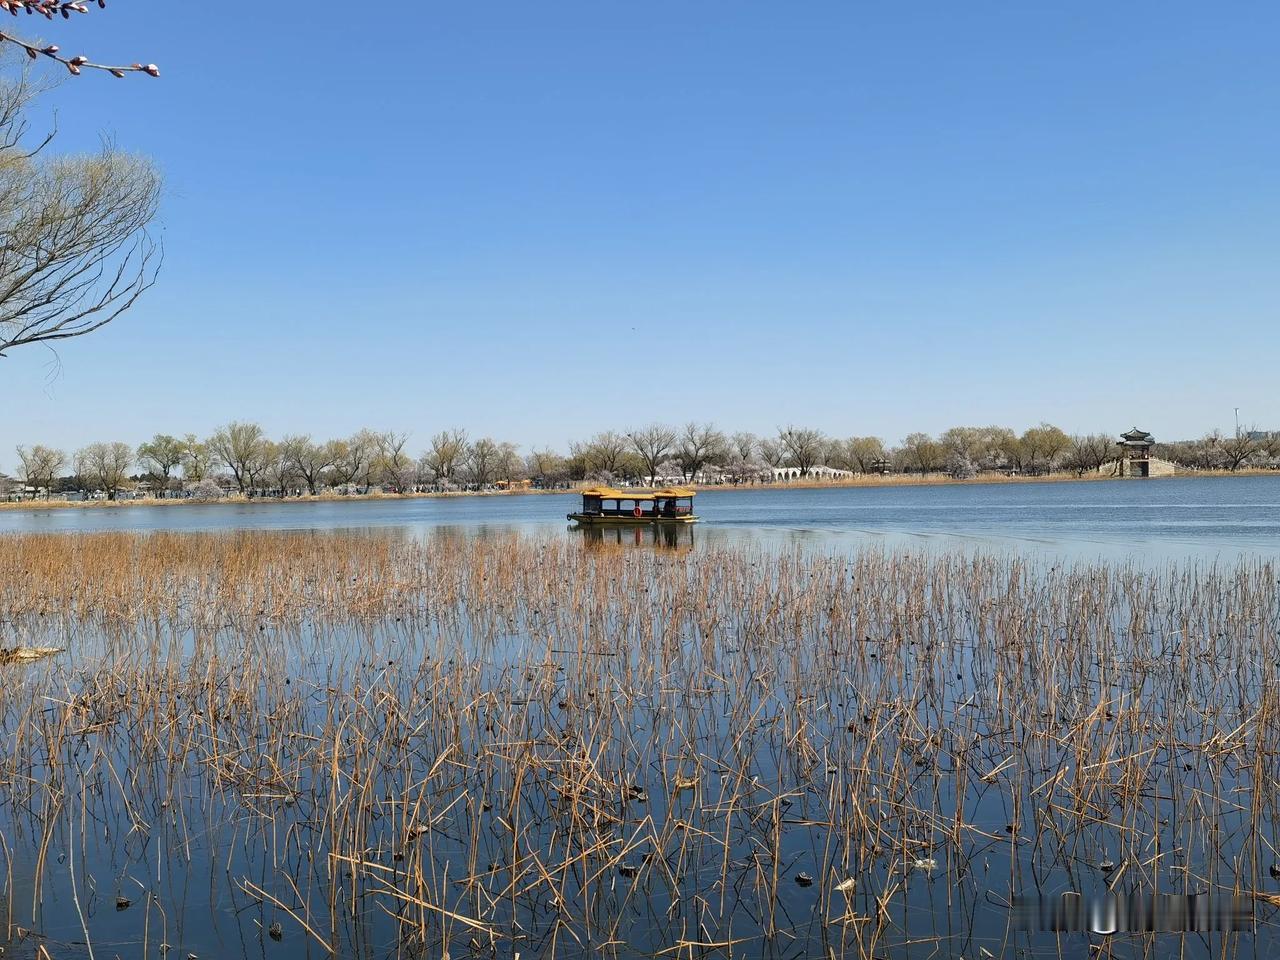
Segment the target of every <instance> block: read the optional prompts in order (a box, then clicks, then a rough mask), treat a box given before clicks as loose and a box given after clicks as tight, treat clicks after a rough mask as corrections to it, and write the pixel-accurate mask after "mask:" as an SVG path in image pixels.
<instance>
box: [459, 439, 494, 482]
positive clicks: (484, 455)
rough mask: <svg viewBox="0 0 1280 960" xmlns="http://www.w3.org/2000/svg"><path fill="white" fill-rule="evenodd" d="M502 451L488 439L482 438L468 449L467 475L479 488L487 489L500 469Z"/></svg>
mask: <svg viewBox="0 0 1280 960" xmlns="http://www.w3.org/2000/svg"><path fill="white" fill-rule="evenodd" d="M499 455H500V451H499V449H498V445H497V444H496V443H494V442H493V440H491V439H489V438H488V437H481V438H480V439H479V440H477V441H476V442H475V443H473V444H471V446H470V447H468V448H467V474H468V476H469V477H470V478H471V482H472V483H474V484H475V485H476V486H478V487H481V488H483V487H487V486H488V485H489V484H491V483H492V482H493V480H494V476H495V474H496V471H497V469H498V458H499Z"/></svg>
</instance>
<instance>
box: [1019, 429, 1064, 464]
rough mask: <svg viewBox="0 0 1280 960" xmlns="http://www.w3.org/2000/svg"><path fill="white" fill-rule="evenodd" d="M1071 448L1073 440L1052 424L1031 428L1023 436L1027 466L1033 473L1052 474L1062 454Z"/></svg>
mask: <svg viewBox="0 0 1280 960" xmlns="http://www.w3.org/2000/svg"><path fill="white" fill-rule="evenodd" d="M1070 446H1071V438H1070V437H1068V436H1067V435H1066V434H1065V433H1064V432H1063V431H1062V430H1060V429H1059V428H1058V427H1055V426H1054V425H1053V424H1051V423H1041V424H1040V425H1039V426H1035V427H1030V428H1028V429H1027V430H1026V431H1025V432H1024V433H1023V434H1022V448H1023V450H1024V452H1025V454H1026V465H1027V466H1028V467H1030V468H1031V469H1032V470H1033V471H1039V472H1042V473H1050V472H1052V471H1053V468H1054V466H1055V465H1056V464H1057V462H1058V458H1059V457H1060V456H1061V455H1062V453H1063V452H1064V451H1066V450H1068V449H1069V448H1070Z"/></svg>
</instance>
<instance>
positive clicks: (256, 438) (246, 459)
mask: <svg viewBox="0 0 1280 960" xmlns="http://www.w3.org/2000/svg"><path fill="white" fill-rule="evenodd" d="M266 440H267V438H266V436H265V435H264V434H263V432H262V428H261V427H260V426H258V425H257V424H256V423H244V422H241V421H239V420H237V421H233V422H232V423H229V424H227V425H226V426H225V427H222V428H221V429H219V430H218V431H217V433H215V434H214V435H213V436H212V437H210V438H209V449H210V451H212V453H213V455H214V456H215V457H217V458H218V459H219V460H220V461H222V462H223V463H224V464H226V465H227V469H229V470H230V471H231V475H232V476H233V477H234V478H235V481H236V486H237V487H239V489H240V492H241V493H245V492H246V491H249V490H252V489H253V486H254V483H255V481H256V480H257V478H258V476H259V475H260V474H261V473H262V470H263V468H264V466H265V463H264V456H265V454H266Z"/></svg>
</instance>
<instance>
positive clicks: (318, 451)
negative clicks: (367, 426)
mask: <svg viewBox="0 0 1280 960" xmlns="http://www.w3.org/2000/svg"><path fill="white" fill-rule="evenodd" d="M280 449H281V453H282V454H283V456H284V457H285V458H286V459H287V460H288V461H289V462H290V463H291V464H292V465H293V469H294V471H295V472H296V473H297V475H298V476H299V477H300V478H301V479H302V482H303V483H305V484H306V485H307V492H308V493H310V494H311V495H312V496H313V497H314V496H315V495H316V494H317V493H318V492H319V488H320V483H321V480H322V478H323V477H324V472H325V471H326V470H328V469H329V468H330V467H332V466H333V465H334V463H335V462H336V461H337V459H338V457H339V456H340V455H341V453H342V449H341V448H340V447H339V445H338V444H336V443H333V442H330V443H316V442H314V441H313V440H312V439H311V437H310V436H308V435H297V434H295V435H293V436H288V437H285V438H284V439H283V440H281V441H280Z"/></svg>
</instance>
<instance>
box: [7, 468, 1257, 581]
mask: <svg viewBox="0 0 1280 960" xmlns="http://www.w3.org/2000/svg"><path fill="white" fill-rule="evenodd" d="M577 503H578V500H577V498H576V497H574V496H572V495H568V494H565V495H538V496H510V497H507V496H502V497H456V498H438V499H421V500H383V501H378V500H352V501H326V502H319V503H278V502H263V503H253V504H238V505H226V504H211V505H201V506H195V505H185V506H180V507H147V506H140V507H118V508H105V509H91V510H78V509H66V510H31V511H4V512H2V513H0V531H5V532H18V531H89V530H228V529H316V530H325V529H343V528H370V527H388V526H392V527H402V528H405V529H408V530H422V531H426V530H431V529H437V528H441V527H456V528H459V529H462V530H471V531H474V532H477V533H486V532H495V531H508V530H521V531H525V532H531V533H533V532H536V533H547V532H550V531H555V530H563V529H565V528H566V527H567V526H568V525H567V523H566V521H565V514H566V513H567V512H568V511H569V510H570V509H572V508H573V507H574V506H575V505H576V504H577ZM697 509H698V513H699V514H700V515H701V516H702V518H703V522H702V523H700V524H699V525H698V526H697V527H695V528H692V529H690V530H686V531H681V532H680V534H679V536H680V537H681V538H682V540H687V541H690V542H692V543H693V544H695V545H708V544H723V543H727V542H731V541H742V540H749V541H754V542H763V543H776V544H801V543H803V544H807V545H810V546H813V547H816V548H819V549H823V548H825V549H837V550H840V549H849V548H852V547H857V546H865V545H883V546H889V547H897V546H909V547H913V548H921V547H924V548H930V547H936V548H939V549H946V548H954V547H963V548H968V549H978V550H985V551H992V550H994V551H1004V550H1010V549H1012V550H1018V551H1028V552H1032V553H1037V554H1041V555H1045V554H1048V555H1061V556H1064V557H1068V558H1071V559H1077V560H1094V559H1108V560H1121V559H1139V560H1146V561H1155V562H1164V561H1169V560H1180V559H1196V560H1200V561H1212V560H1224V561H1231V560H1234V559H1238V558H1240V557H1260V556H1261V557H1267V558H1275V557H1277V556H1280V476H1277V477H1238V478H1236V477H1213V478H1208V477H1206V478H1177V479H1161V480H1151V481H1141V480H1116V481H1096V482H1091V483H1017V484H1007V483H1006V484H973V485H955V486H932V487H881V488H866V487H863V488H844V489H819V490H814V489H802V490H787V489H777V488H772V489H763V490H750V489H748V490H724V491H707V492H705V493H701V494H699V495H698V500H697ZM612 535H613V536H619V537H625V538H631V539H637V540H640V539H643V537H642V536H641V535H640V534H638V533H637V532H636V531H634V530H631V531H625V532H620V533H619V532H614V533H613V534H612Z"/></svg>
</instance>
